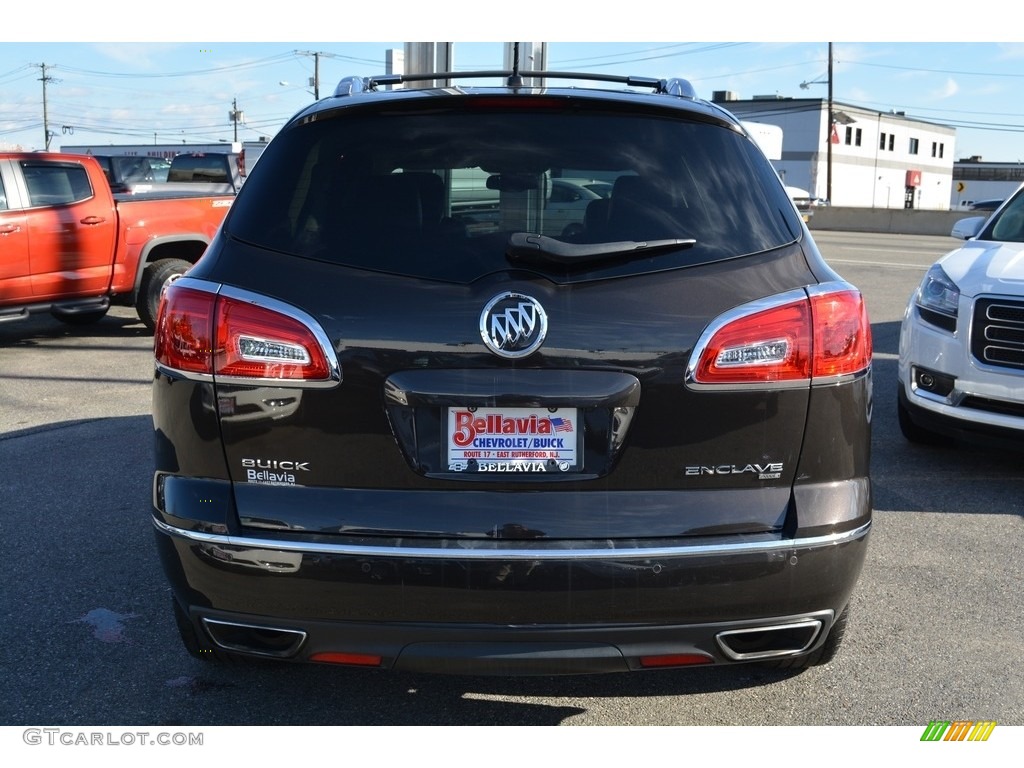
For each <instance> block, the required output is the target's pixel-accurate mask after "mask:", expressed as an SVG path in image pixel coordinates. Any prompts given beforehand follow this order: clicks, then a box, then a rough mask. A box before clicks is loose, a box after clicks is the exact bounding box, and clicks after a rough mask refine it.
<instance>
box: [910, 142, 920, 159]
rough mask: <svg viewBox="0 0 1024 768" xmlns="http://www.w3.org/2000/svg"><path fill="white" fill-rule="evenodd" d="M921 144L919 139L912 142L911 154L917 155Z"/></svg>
mask: <svg viewBox="0 0 1024 768" xmlns="http://www.w3.org/2000/svg"><path fill="white" fill-rule="evenodd" d="M919 145H920V142H918V140H917V139H911V140H910V154H912V155H916V154H917V150H918V147H919Z"/></svg>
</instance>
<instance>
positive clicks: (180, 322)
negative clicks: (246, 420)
mask: <svg viewBox="0 0 1024 768" xmlns="http://www.w3.org/2000/svg"><path fill="white" fill-rule="evenodd" d="M180 282H181V281H175V283H173V284H171V285H170V286H168V287H167V290H166V291H165V292H164V296H163V299H162V301H161V304H160V312H159V316H158V319H157V329H156V333H155V334H154V341H153V344H154V354H155V357H156V360H157V363H158V364H159V365H160V366H161V367H163V368H165V369H169V370H173V371H177V372H180V373H184V374H185V375H186V376H188V375H192V376H199V377H212V376H217V377H220V378H222V379H224V380H225V381H230V382H232V383H243V384H244V383H246V382H247V381H248V380H262V381H267V380H270V381H276V382H282V381H283V382H287V381H294V382H296V383H305V382H334V381H337V380H338V370H337V363H336V362H334V357H333V355H332V353H331V350H330V348H329V346H328V345H327V343H326V337H324V336H323V332H322V331H320V332H319V336H318V335H317V332H315V331H314V330H313V328H314V327H315V326H316V323H315V321H313V320H312V318H308V316H306V315H305V314H304V313H301V312H299V311H298V310H294V309H292V308H287V307H285V306H284V305H281V304H279V303H278V302H275V301H272V300H270V299H263V298H256V297H254V298H253V299H248V298H244V297H242V296H240V295H237V294H238V292H237V291H233V292H232V293H231V295H226V293H227V292H226V291H225V292H222V293H220V294H217V293H213V292H211V291H208V290H202V289H200V288H197V287H192V284H191V282H190V281H187V280H186V283H182V284H180V285H179V283H180ZM268 305H270V306H268ZM278 306H279V307H281V309H280V310H278V309H276V308H274V307H278ZM329 355H330V358H329Z"/></svg>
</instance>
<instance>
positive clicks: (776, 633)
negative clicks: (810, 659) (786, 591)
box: [715, 618, 825, 661]
mask: <svg viewBox="0 0 1024 768" xmlns="http://www.w3.org/2000/svg"><path fill="white" fill-rule="evenodd" d="M824 626H825V622H824V620H823V619H820V618H814V619H805V620H803V621H793V622H787V623H784V624H772V625H768V626H763V627H747V628H745V629H729V630H725V631H724V632H719V633H718V634H717V635H715V641H716V642H717V643H718V647H719V648H720V649H721V651H722V653H724V654H725V655H726V656H727V657H729V658H730V659H731V660H732V661H755V660H758V659H774V658H779V657H781V656H796V655H798V654H801V653H805V652H806V651H809V650H810V649H811V648H812V647H813V646H814V643H815V641H817V639H818V638H819V637H820V636H821V630H822V629H823V628H824Z"/></svg>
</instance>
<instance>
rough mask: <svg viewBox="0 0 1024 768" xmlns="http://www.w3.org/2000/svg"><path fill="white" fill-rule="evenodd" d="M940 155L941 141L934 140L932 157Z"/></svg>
mask: <svg viewBox="0 0 1024 768" xmlns="http://www.w3.org/2000/svg"><path fill="white" fill-rule="evenodd" d="M938 156H939V142H937V141H933V142H932V157H938Z"/></svg>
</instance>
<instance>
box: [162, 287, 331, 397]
mask: <svg viewBox="0 0 1024 768" xmlns="http://www.w3.org/2000/svg"><path fill="white" fill-rule="evenodd" d="M174 284H175V285H176V286H180V287H182V288H190V289H192V290H195V291H201V292H203V293H210V294H214V295H217V296H224V297H226V298H229V299H234V300H235V301H241V302H245V303H247V304H252V305H254V306H257V307H261V308H263V309H268V310H271V311H273V312H277V313H278V314H280V315H284V316H286V317H289V318H291V319H292V320H295V321H296V322H299V323H302V325H304V326H305V327H306V328H307V329H308V330H309V332H310V333H312V334H313V337H314V338H315V339H316V342H317V344H318V345H319V346H320V351H321V352H322V353H323V355H324V359H325V360H327V367H328V377H327V378H326V379H276V378H264V377H255V376H221V375H218V374H212V375H211V374H208V373H195V372H192V371H182V370H179V369H177V368H172V367H170V366H166V365H163V364H161V363H160V362H159V361H156V363H155V364H156V370H157V371H159V372H160V373H163V374H165V375H168V376H174V377H176V378H185V379H189V380H191V381H202V382H212V383H215V384H232V385H239V386H244V387H260V386H274V387H283V388H288V387H291V388H295V389H331V388H333V387H336V386H338V385H339V384H340V383H341V380H342V374H341V365H340V363H339V362H338V355H337V354H336V353H335V351H334V347H332V346H331V341H330V339H329V338H328V337H327V334H326V333H325V332H324V329H323V328H322V327H321V326H320V323H319V322H317V320H316V319H315V318H314V317H313V316H312V315H310V314H309V313H308V312H305V311H303V310H301V309H299V308H298V307H295V306H292V305H291V304H287V303H285V302H283V301H279V300H278V299H273V298H270V297H269V296H263V295H261V294H258V293H254V292H252V291H247V290H245V289H243V288H236V287H234V286H230V285H223V284H222V283H211V282H208V281H206V280H201V279H199V278H194V277H188V276H184V277H180V278H178V279H177V280H175V282H174Z"/></svg>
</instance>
